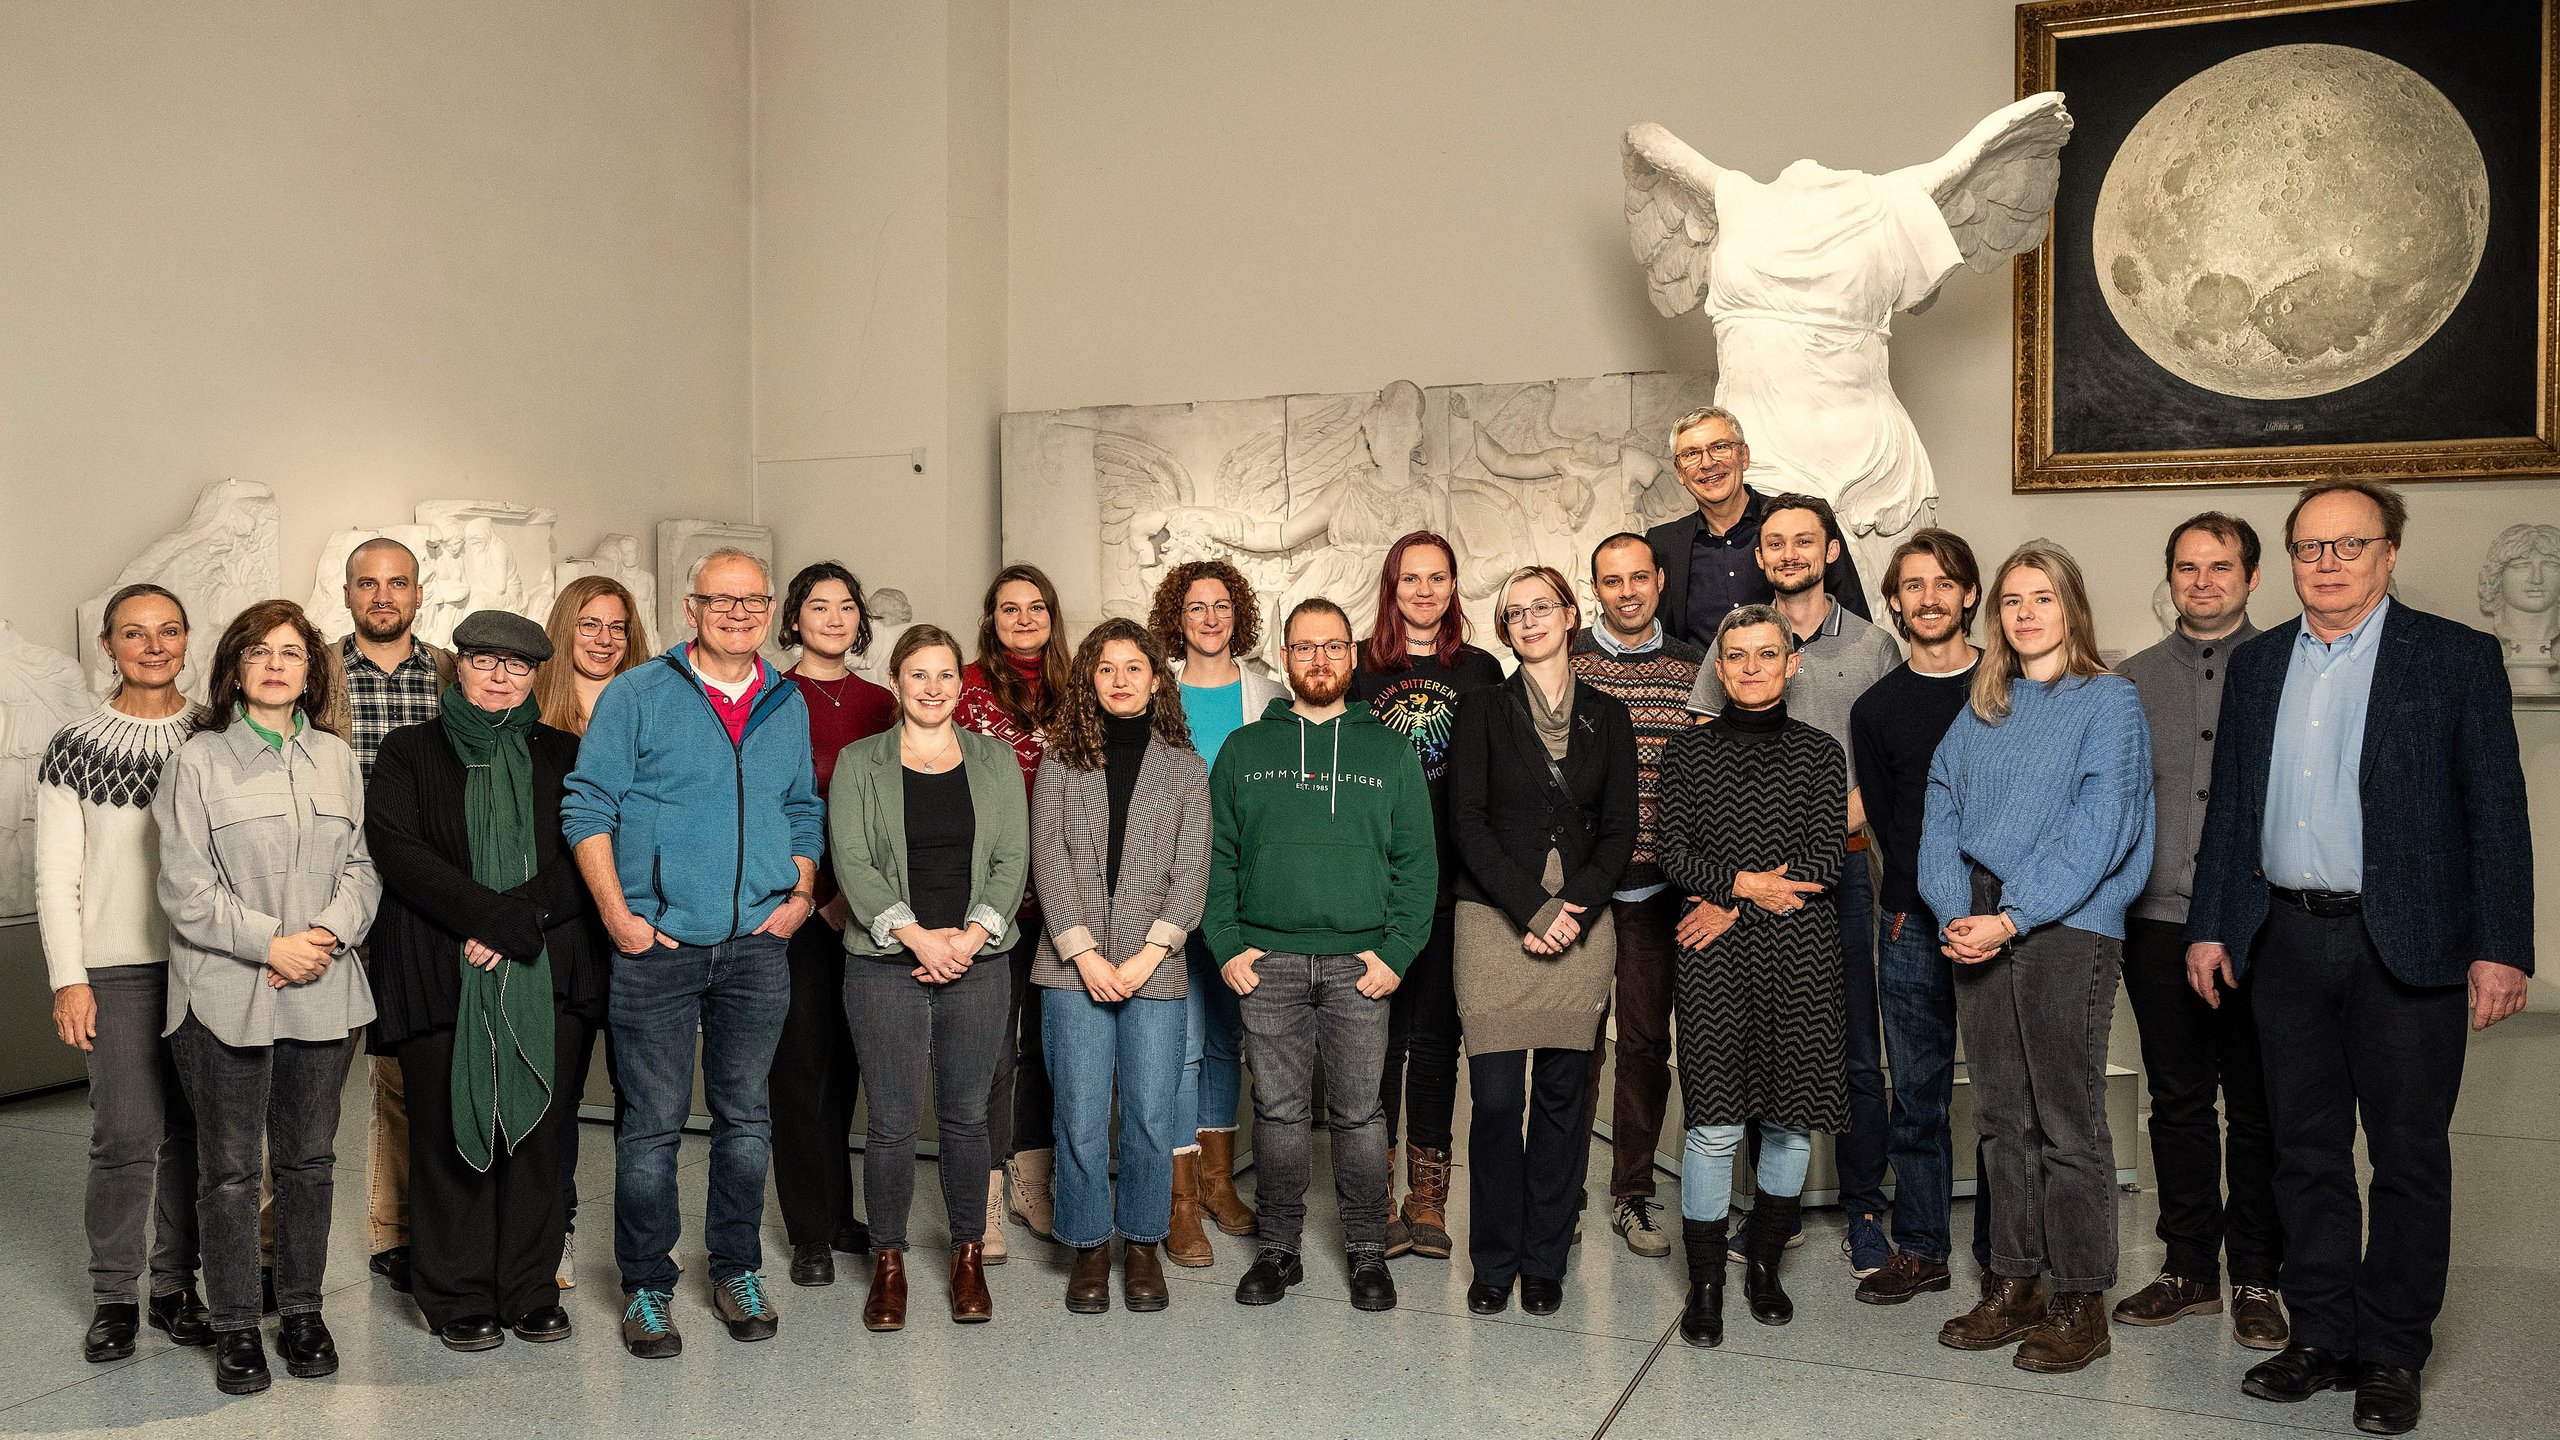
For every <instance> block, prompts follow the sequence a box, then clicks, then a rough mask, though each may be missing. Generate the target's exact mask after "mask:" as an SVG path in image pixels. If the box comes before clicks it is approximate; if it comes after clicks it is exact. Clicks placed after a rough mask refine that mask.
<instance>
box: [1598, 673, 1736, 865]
mask: <svg viewBox="0 0 2560 1440" xmlns="http://www.w3.org/2000/svg"><path fill="white" fill-rule="evenodd" d="M1705 659H1706V652H1705V651H1704V650H1701V649H1699V648H1698V647H1697V646H1695V645H1692V644H1690V643H1689V642H1688V641H1686V640H1675V639H1672V638H1671V637H1670V636H1667V635H1666V636H1664V637H1663V638H1662V643H1661V644H1660V645H1658V646H1656V647H1654V648H1653V649H1650V650H1643V651H1638V652H1637V653H1635V654H1632V655H1620V654H1616V653H1614V652H1612V651H1610V650H1607V649H1605V648H1603V647H1602V646H1601V644H1600V642H1599V641H1597V640H1594V639H1592V638H1591V635H1590V632H1588V631H1585V632H1584V633H1583V634H1581V635H1579V636H1576V637H1575V639H1574V642H1573V661H1572V663H1573V676H1574V678H1575V679H1577V680H1581V681H1584V682H1586V683H1588V684H1589V685H1591V686H1592V687H1593V688H1595V689H1598V690H1601V691H1603V692H1605V693H1607V694H1610V695H1614V696H1616V697H1617V698H1618V700H1619V701H1620V702H1621V703H1623V704H1624V705H1625V706H1626V707H1627V715H1628V718H1630V719H1632V720H1634V721H1635V727H1636V850H1635V855H1634V856H1633V857H1632V858H1631V859H1629V860H1628V861H1627V870H1626V873H1625V874H1624V875H1623V876H1621V877H1620V878H1619V880H1618V889H1619V890H1620V891H1621V892H1624V891H1631V890H1642V889H1644V888H1646V887H1647V886H1650V885H1658V884H1661V883H1662V864H1661V861H1660V860H1659V859H1658V858H1657V857H1656V855H1655V845H1654V826H1655V824H1656V821H1657V817H1658V815H1659V812H1660V805H1659V804H1658V802H1657V800H1656V798H1655V796H1656V792H1657V791H1658V790H1659V789H1660V787H1661V779H1662V752H1663V750H1664V748H1665V747H1666V746H1668V745H1669V744H1670V743H1671V740H1672V737H1673V736H1675V735H1679V734H1681V733H1682V732H1684V731H1686V730H1688V729H1690V728H1691V727H1692V726H1694V725H1695V724H1696V723H1697V717H1696V716H1694V715H1691V714H1690V713H1689V708H1688V706H1689V690H1690V687H1691V686H1693V685H1695V684H1696V683H1697V680H1698V667H1699V665H1700V664H1702V663H1703V662H1704V661H1705Z"/></svg>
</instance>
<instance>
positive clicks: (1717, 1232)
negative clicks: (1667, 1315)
mask: <svg viewBox="0 0 2560 1440" xmlns="http://www.w3.org/2000/svg"><path fill="white" fill-rule="evenodd" d="M1724 1230H1725V1222H1723V1221H1722V1220H1687V1219H1684V1220H1682V1221H1681V1222H1680V1243H1681V1247H1682V1248H1683V1249H1685V1250H1687V1251H1688V1254H1689V1303H1688V1304H1687V1305H1685V1306H1683V1307H1681V1310H1680V1338H1681V1339H1683V1340H1685V1341H1687V1342H1688V1343H1690V1344H1692V1345H1697V1346H1701V1347H1704V1348H1706V1349H1713V1348H1715V1347H1716V1346H1718V1345H1721V1344H1723V1343H1724Z"/></svg>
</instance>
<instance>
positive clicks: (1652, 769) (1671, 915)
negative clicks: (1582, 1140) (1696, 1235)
mask: <svg viewBox="0 0 2560 1440" xmlns="http://www.w3.org/2000/svg"><path fill="white" fill-rule="evenodd" d="M1591 585H1592V589H1593V590H1594V591H1596V592H1597V593H1598V594H1599V597H1600V611H1599V614H1600V623H1599V624H1597V625H1594V626H1592V627H1591V628H1590V629H1588V630H1585V631H1584V632H1582V634H1580V635H1579V636H1576V637H1575V638H1574V642H1573V673H1574V677H1575V678H1576V679H1579V680H1584V681H1588V682H1589V683H1590V684H1592V685H1593V686H1595V687H1597V688H1598V689H1600V690H1602V691H1604V692H1606V693H1607V694H1610V695H1614V696H1616V697H1617V698H1618V699H1619V700H1621V701H1624V702H1625V703H1626V707H1627V713H1628V714H1629V715H1631V716H1632V717H1633V718H1634V720H1635V725H1636V804H1637V821H1636V850H1635V857H1634V858H1633V859H1632V860H1631V861H1629V862H1628V865H1627V873H1626V875H1625V876H1624V877H1623V878H1622V879H1621V880H1620V881H1619V887H1620V888H1619V890H1618V892H1617V894H1616V895H1614V896H1612V897H1611V900H1610V906H1609V909H1610V912H1611V914H1612V915H1613V916H1614V917H1615V919H1616V922H1617V930H1618V994H1617V1001H1616V1010H1617V1016H1618V1047H1617V1048H1618V1077H1617V1082H1616V1088H1615V1093H1614V1095H1613V1096H1612V1100H1611V1105H1610V1110H1609V1117H1610V1121H1611V1129H1610V1150H1611V1164H1610V1167H1609V1171H1610V1173H1609V1199H1610V1203H1611V1204H1612V1205H1613V1206H1614V1208H1615V1210H1616V1212H1617V1213H1616V1215H1615V1217H1614V1218H1613V1219H1612V1221H1611V1222H1610V1228H1612V1229H1614V1230H1616V1231H1617V1232H1618V1234H1619V1235H1621V1236H1623V1237H1625V1239H1626V1242H1627V1248H1628V1249H1629V1250H1632V1251H1634V1252H1635V1253H1636V1254H1638V1255H1645V1256H1654V1257H1659V1256H1663V1255H1668V1254H1670V1253H1671V1237H1670V1236H1669V1235H1668V1234H1666V1233H1664V1231H1663V1229H1662V1227H1661V1226H1660V1225H1659V1224H1657V1223H1656V1222H1655V1220H1654V1212H1655V1211H1657V1210H1659V1209H1660V1208H1661V1207H1660V1206H1658V1205H1656V1204H1655V1203H1654V1199H1653V1170H1654V1159H1653V1156H1654V1148H1655V1146H1656V1145H1657V1144H1658V1143H1659V1142H1660V1141H1661V1138H1662V1111H1663V1106H1664V1104H1665V1103H1666V1102H1667V1101H1668V1100H1669V1098H1670V1095H1671V1066H1670V1061H1671V975H1672V969H1673V967H1674V965H1675V964H1676V963H1677V961H1678V959H1679V949H1678V941H1677V940H1676V939H1675V932H1676V931H1677V930H1678V929H1679V928H1680V927H1681V925H1682V919H1681V911H1682V910H1683V908H1686V907H1685V901H1686V898H1687V897H1685V896H1683V895H1682V894H1681V893H1680V892H1679V891H1677V890H1675V889H1673V888H1672V886H1671V882H1670V881H1668V880H1666V879H1665V878H1664V877H1663V874H1662V867H1661V866H1660V865H1659V864H1657V863H1656V862H1655V860H1654V849H1653V825H1654V786H1655V782H1656V781H1657V780H1658V779H1659V778H1660V776H1661V774H1662V750H1663V747H1664V746H1665V745H1668V744H1669V743H1670V742H1671V737H1672V736H1674V735H1677V734H1679V733H1680V732H1681V731H1683V730H1686V729H1688V728H1689V726H1690V725H1691V723H1692V721H1691V719H1690V716H1689V712H1688V700H1689V689H1690V687H1691V686H1692V685H1694V684H1696V683H1697V679H1698V666H1699V664H1700V663H1701V662H1702V661H1704V660H1705V658H1706V652H1705V651H1703V650H1701V649H1699V648H1698V647H1697V646H1695V645H1692V644H1690V643H1689V642H1688V641H1686V640H1679V639H1674V638H1673V637H1672V636H1671V635H1670V634H1669V633H1668V632H1666V631H1665V630H1664V628H1663V625H1662V621H1661V620H1660V619H1659V618H1658V617H1657V616H1656V614H1655V611H1656V610H1657V609H1658V608H1659V607H1660V605H1661V602H1662V570H1661V567H1659V566H1657V565H1655V564H1654V562H1653V547H1652V546H1651V545H1649V544H1647V543H1646V542H1645V538H1644V537H1643V536H1641V535H1636V534H1631V533H1626V532H1621V533H1619V534H1616V535H1612V536H1610V537H1609V538H1608V539H1606V540H1603V541H1601V542H1600V544H1599V547H1598V548H1597V549H1595V550H1593V551H1592V552H1591ZM1703 919H1704V917H1703V916H1701V917H1700V923H1703ZM1703 941H1704V937H1703V936H1701V937H1698V942H1699V943H1703ZM1606 1054H1607V1052H1606V1051H1605V1050H1604V1049H1603V1048H1601V1047H1599V1046H1596V1045H1595V1046H1593V1047H1592V1050H1591V1083H1590V1084H1589V1085H1587V1086H1585V1087H1584V1094H1585V1095H1587V1096H1588V1097H1589V1098H1590V1104H1591V1105H1592V1106H1593V1107H1594V1108H1597V1106H1598V1105H1599V1102H1600V1065H1601V1062H1602V1059H1603V1057H1604V1056H1605V1055H1606ZM1585 1128H1586V1129H1587V1128H1589V1127H1588V1125H1587V1123H1586V1125H1585Z"/></svg>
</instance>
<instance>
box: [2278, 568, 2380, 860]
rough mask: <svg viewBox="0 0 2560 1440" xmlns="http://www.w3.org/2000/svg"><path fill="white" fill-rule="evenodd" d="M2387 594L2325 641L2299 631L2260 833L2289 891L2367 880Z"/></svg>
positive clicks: (2307, 629) (2307, 630)
mask: <svg viewBox="0 0 2560 1440" xmlns="http://www.w3.org/2000/svg"><path fill="white" fill-rule="evenodd" d="M2390 610H2391V599H2390V597H2389V596H2384V597H2383V599H2382V603H2380V604H2378V605H2376V606H2374V607H2373V613H2372V614H2370V615H2367V616H2366V617H2364V619H2363V620H2361V621H2359V622H2357V625H2356V628H2354V629H2353V630H2350V631H2348V632H2347V633H2346V634H2344V635H2341V636H2339V637H2338V638H2337V639H2335V640H2332V641H2326V642H2323V641H2321V640H2319V639H2317V638H2315V637H2314V636H2313V635H2312V633H2311V627H2310V625H2309V624H2308V623H2306V624H2304V625H2303V627H2302V629H2301V632H2300V633H2299V634H2297V635H2296V636H2295V637H2294V641H2293V662H2292V665H2291V668H2289V669H2287V670H2286V671H2285V677H2284V700H2283V702H2282V703H2281V704H2280V705H2278V707H2277V708H2276V743H2275V754H2274V756H2273V758H2272V759H2271V760H2270V761H2269V762H2268V766H2267V810H2266V819H2265V820H2264V822H2263V823H2262V825H2261V827H2260V830H2259V833H2258V843H2259V851H2260V857H2259V863H2260V864H2261V865H2262V866H2264V867H2265V869H2266V872H2267V883H2268V884H2270V885H2275V886H2279V887H2282V888H2283V889H2287V890H2342V891H2348V892H2356V893H2360V892H2362V891H2363V889H2364V797H2363V795H2362V793H2361V792H2360V791H2359V790H2358V788H2357V786H2358V783H2359V782H2360V781H2361V780H2362V778H2363V770H2364V720H2365V702H2366V700H2367V699H2369V698H2370V697H2371V696H2372V694H2373V662H2374V657H2375V656H2376V655H2377V654H2378V653H2380V651H2381V648H2382V617H2383V616H2384V615H2386V614H2388V613H2389V612H2390Z"/></svg>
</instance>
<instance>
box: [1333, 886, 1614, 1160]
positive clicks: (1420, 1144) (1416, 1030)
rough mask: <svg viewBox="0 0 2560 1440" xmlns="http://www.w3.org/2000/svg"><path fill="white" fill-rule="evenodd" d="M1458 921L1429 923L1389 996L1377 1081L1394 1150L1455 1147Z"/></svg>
mask: <svg viewBox="0 0 2560 1440" xmlns="http://www.w3.org/2000/svg"><path fill="white" fill-rule="evenodd" d="M1454 923H1455V922H1454V920H1453V918H1452V917H1451V915H1450V914H1449V913H1448V912H1446V911H1443V912H1441V913H1440V914H1437V915H1434V916H1432V917H1431V938H1429V939H1428V940H1425V941H1423V942H1422V953H1420V954H1418V955H1416V956H1414V957H1413V963H1412V964H1411V965H1409V966H1407V967H1405V972H1404V983H1403V984H1401V985H1398V986H1397V987H1396V990H1395V993H1394V994H1392V995H1390V996H1388V997H1387V1068H1386V1072H1385V1074H1384V1075H1382V1076H1381V1077H1380V1078H1379V1081H1378V1103H1379V1104H1380V1105H1382V1106H1384V1107H1385V1108H1386V1115H1387V1144H1388V1146H1389V1147H1390V1148H1392V1147H1393V1146H1394V1145H1395V1144H1396V1143H1397V1141H1398V1139H1399V1138H1401V1139H1402V1141H1403V1143H1404V1144H1406V1145H1407V1146H1410V1147H1413V1148H1416V1149H1422V1150H1446V1149H1448V1148H1449V1146H1450V1133H1449V1127H1450V1124H1451V1117H1452V1116H1454V1115H1456V1114H1457V1113H1458V1042H1459V1039H1460V1035H1459V1029H1458V986H1457V979H1456V974H1457V972H1456V970H1455V968H1454V966H1453V965H1452V964H1451V959H1450V952H1451V949H1452V947H1453V945H1454V942H1455V936H1454V934H1453V933H1452V927H1453V925H1454ZM1573 1053H1575V1054H1577V1055H1580V1054H1581V1053H1582V1052H1581V1051H1579V1050H1577V1051H1575V1052H1573ZM1587 1058H1588V1057H1586V1059H1587ZM1399 1116H1401V1117H1402V1119H1403V1125H1404V1128H1403V1131H1402V1132H1401V1135H1399V1132H1398V1131H1397V1128H1396V1125H1397V1119H1398V1117H1399ZM1390 1180H1392V1176H1390Z"/></svg>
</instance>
